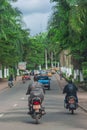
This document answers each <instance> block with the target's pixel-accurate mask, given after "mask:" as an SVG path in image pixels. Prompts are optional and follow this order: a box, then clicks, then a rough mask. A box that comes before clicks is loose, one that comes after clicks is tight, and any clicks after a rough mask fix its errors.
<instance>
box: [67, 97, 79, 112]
mask: <svg viewBox="0 0 87 130" xmlns="http://www.w3.org/2000/svg"><path fill="white" fill-rule="evenodd" d="M67 102H68V103H67V104H66V109H69V111H70V112H71V114H74V110H76V109H77V107H78V103H77V102H76V97H75V96H69V97H67Z"/></svg>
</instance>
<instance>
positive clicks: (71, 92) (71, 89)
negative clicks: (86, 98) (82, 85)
mask: <svg viewBox="0 0 87 130" xmlns="http://www.w3.org/2000/svg"><path fill="white" fill-rule="evenodd" d="M77 91H78V88H77V87H76V85H75V84H74V83H73V82H72V80H71V79H70V80H69V81H68V84H67V85H66V86H65V87H64V89H63V94H64V93H66V96H65V104H66V108H67V103H68V101H67V97H69V96H75V98H76V103H78V97H77Z"/></svg>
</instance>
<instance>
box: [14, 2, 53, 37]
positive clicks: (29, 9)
mask: <svg viewBox="0 0 87 130" xmlns="http://www.w3.org/2000/svg"><path fill="white" fill-rule="evenodd" d="M14 6H15V7H18V8H19V9H20V11H21V12H22V13H23V21H24V23H25V24H26V28H29V29H30V34H31V35H36V34H38V33H40V32H45V31H46V27H47V22H48V19H49V17H50V15H51V12H52V3H50V0H18V2H16V3H14Z"/></svg>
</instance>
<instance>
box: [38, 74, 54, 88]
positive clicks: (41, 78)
mask: <svg viewBox="0 0 87 130" xmlns="http://www.w3.org/2000/svg"><path fill="white" fill-rule="evenodd" d="M37 78H38V82H40V83H42V84H43V85H44V87H45V88H47V89H48V90H50V80H51V79H50V78H49V77H48V76H38V77H37Z"/></svg>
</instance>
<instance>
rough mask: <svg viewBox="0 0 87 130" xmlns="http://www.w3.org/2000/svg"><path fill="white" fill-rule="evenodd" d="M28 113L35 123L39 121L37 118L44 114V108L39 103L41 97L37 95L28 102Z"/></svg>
mask: <svg viewBox="0 0 87 130" xmlns="http://www.w3.org/2000/svg"><path fill="white" fill-rule="evenodd" d="M30 111H31V112H32V113H31V114H30V115H31V117H32V118H33V119H35V121H36V124H38V123H39V119H40V118H41V117H42V116H43V115H44V114H45V111H44V108H43V107H42V105H41V99H40V98H39V97H34V98H33V99H32V100H31V103H30Z"/></svg>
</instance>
